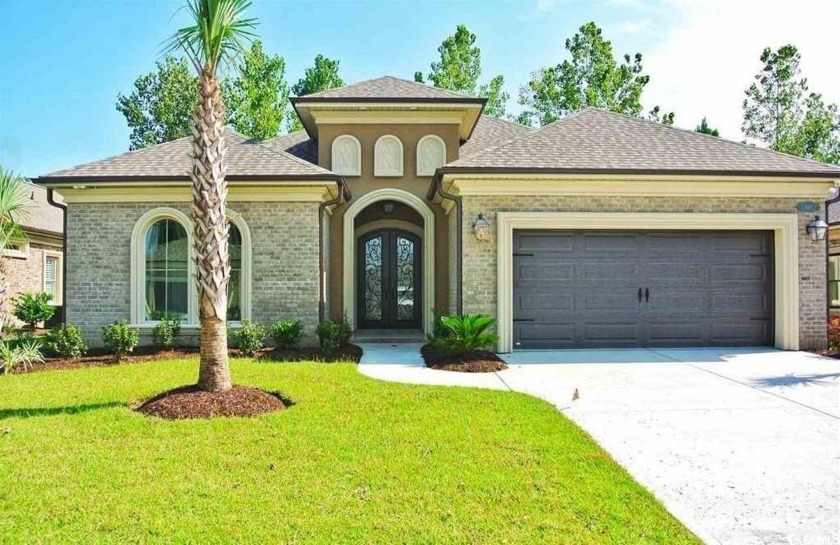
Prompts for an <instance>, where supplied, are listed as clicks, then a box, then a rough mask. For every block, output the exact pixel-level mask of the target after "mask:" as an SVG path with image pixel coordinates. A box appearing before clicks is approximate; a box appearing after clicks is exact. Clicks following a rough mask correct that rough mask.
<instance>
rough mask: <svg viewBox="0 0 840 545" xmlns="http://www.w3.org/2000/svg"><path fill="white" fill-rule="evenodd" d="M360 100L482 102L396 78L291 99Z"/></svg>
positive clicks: (363, 82)
mask: <svg viewBox="0 0 840 545" xmlns="http://www.w3.org/2000/svg"><path fill="white" fill-rule="evenodd" d="M313 98H314V99H319V100H320V99H339V100H349V99H361V100H422V101H430V100H444V101H464V102H483V101H484V99H481V98H476V97H472V96H469V95H462V94H461V93H457V92H455V91H450V90H448V89H441V88H439V87H432V86H431V85H424V84H422V83H417V82H415V81H409V80H406V79H400V78H395V77H393V76H382V77H380V78H375V79H369V80H366V81H360V82H359V83H353V84H351V85H345V86H344V87H338V88H336V89H328V90H326V91H320V92H318V93H312V94H310V95H304V96H301V97H296V98H293V99H292V101H307V100H309V99H313Z"/></svg>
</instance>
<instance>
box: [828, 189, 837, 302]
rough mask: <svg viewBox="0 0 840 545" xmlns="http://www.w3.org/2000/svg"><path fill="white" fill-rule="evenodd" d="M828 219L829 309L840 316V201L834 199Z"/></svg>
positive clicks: (830, 204) (829, 206)
mask: <svg viewBox="0 0 840 545" xmlns="http://www.w3.org/2000/svg"><path fill="white" fill-rule="evenodd" d="M826 217H827V220H826V221H828V226H829V227H828V310H829V314H830V316H831V317H832V318H840V201H838V200H832V202H831V203H829V205H828V211H827V214H826Z"/></svg>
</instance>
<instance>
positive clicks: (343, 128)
mask: <svg viewBox="0 0 840 545" xmlns="http://www.w3.org/2000/svg"><path fill="white" fill-rule="evenodd" d="M342 134H350V135H353V136H355V137H356V138H357V139H358V140H359V143H360V144H361V148H362V168H361V176H348V177H346V180H347V184H348V186H349V188H350V191H351V193H352V194H353V197H354V199H356V198H359V197H361V196H362V195H365V194H366V193H369V192H371V191H375V190H377V189H382V188H391V187H393V188H397V189H401V190H404V191H406V192H408V193H411V194H413V195H416V196H417V197H420V198H421V199H423V200H424V201H425V200H426V194H427V193H428V191H429V185H430V183H431V176H421V177H418V176H417V142H418V141H419V140H420V139H421V138H423V137H424V136H426V135H429V134H433V135H436V136H439V137H440V138H442V139H443V141H444V142H445V143H446V158H447V162H450V161H454V160H455V159H457V158H458V148H459V144H460V143H459V139H458V127H457V126H456V125H437V124H376V125H356V124H347V125H339V124H324V125H320V126H319V127H318V164H319V165H320V166H322V167H324V168H328V169H329V168H331V167H332V165H331V160H332V157H331V149H332V142H333V140H334V139H335V138H336V137H338V136H340V135H342ZM386 134H392V135H394V136H396V137H398V138H399V139H400V140H401V141H402V144H403V161H404V164H403V176H402V177H399V178H395V177H374V176H373V165H374V153H373V151H374V145H375V144H376V141H377V140H378V139H379V137H381V136H383V135H386ZM427 202H428V201H427ZM351 204H352V201H351V202H350V203H345V204H343V205H341V206H338V207H336V208H335V210H333V212H332V216H331V219H330V253H329V260H330V265H329V269H330V274H329V288H328V294H329V295H328V296H329V305H328V306H329V308H330V315H331V316H332V317H334V318H339V317H341V314H342V308H343V298H344V293H343V287H342V280H343V278H342V275H343V263H344V256H343V245H344V232H343V223H344V213H345V212H346V210H347V209H348V207H349V206H350V205H351ZM428 205H429V207H430V208H431V209H432V211H433V213H434V215H435V305H434V306H435V308H437V309H448V308H449V300H450V288H449V278H450V271H449V269H450V267H449V260H450V254H449V229H448V227H449V219H448V218H447V216H446V214H445V213H444V211H443V208H441V207H440V206H439V205H437V204H433V203H428ZM348 317H349V318H350V319H351V321H355V317H354V316H348Z"/></svg>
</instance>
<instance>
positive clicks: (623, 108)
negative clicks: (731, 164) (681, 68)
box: [519, 22, 673, 125]
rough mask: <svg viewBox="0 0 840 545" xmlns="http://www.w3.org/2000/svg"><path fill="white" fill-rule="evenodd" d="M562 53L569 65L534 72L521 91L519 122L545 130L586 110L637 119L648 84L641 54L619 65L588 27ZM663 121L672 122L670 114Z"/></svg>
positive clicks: (597, 30)
mask: <svg viewBox="0 0 840 545" xmlns="http://www.w3.org/2000/svg"><path fill="white" fill-rule="evenodd" d="M566 50H567V51H568V52H569V54H570V58H569V59H566V60H564V61H563V62H562V63H560V64H558V65H556V66H548V67H545V68H541V69H539V70H537V71H536V72H534V73H533V74H532V77H531V81H529V82H528V83H527V84H526V85H524V86H522V88H521V89H520V91H519V104H521V105H522V106H523V107H524V110H523V113H522V114H521V115H520V117H519V120H520V122H526V124H529V125H532V124H538V125H545V124H547V123H551V122H553V121H555V120H557V119H559V118H561V117H563V116H566V115H568V114H570V113H574V112H576V111H578V110H581V109H583V108H586V107H589V106H594V107H596V108H604V109H606V110H610V111H613V112H618V113H622V114H627V115H632V116H641V114H642V102H641V99H642V91H643V90H644V88H645V86H646V85H647V84H648V83H649V82H650V76H648V75H647V74H645V73H644V72H643V69H642V55H641V53H636V54H635V55H633V56H632V57H631V56H630V55H629V54H627V55H624V57H623V62H621V63H619V62H618V61H617V60H616V58H615V56H614V54H613V47H612V44H611V43H610V42H609V41H608V40H605V39H604V37H603V35H602V31H601V29H600V28H598V26H597V25H596V24H595V23H592V22H590V23H586V24H585V25H583V26H582V27H580V29H579V31H578V33H577V34H575V35H574V36H572V37H571V38H569V39H567V40H566ZM655 110H656V111H657V112H658V111H659V110H658V108H656V109H655ZM664 118H665V119H666V120H667V119H671V120H673V116H672V115H671V114H667V115H666V116H664ZM660 121H661V119H660Z"/></svg>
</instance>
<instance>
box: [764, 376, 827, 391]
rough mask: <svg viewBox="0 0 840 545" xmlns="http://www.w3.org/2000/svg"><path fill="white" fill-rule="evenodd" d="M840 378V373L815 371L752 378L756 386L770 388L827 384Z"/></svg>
mask: <svg viewBox="0 0 840 545" xmlns="http://www.w3.org/2000/svg"><path fill="white" fill-rule="evenodd" d="M838 378H840V373H816V374H810V375H794V374H789V375H781V376H775V377H761V378H757V379H755V380H753V381H752V382H753V384H755V385H756V386H758V387H764V388H772V387H774V386H778V387H782V388H785V387H790V386H829V385H831V384H834V381H836V380H837V379H838Z"/></svg>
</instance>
